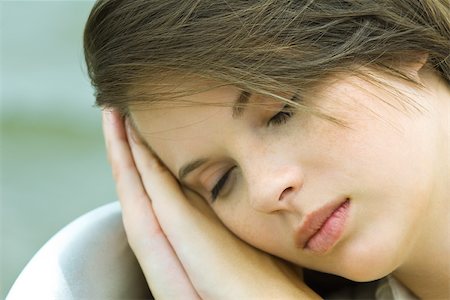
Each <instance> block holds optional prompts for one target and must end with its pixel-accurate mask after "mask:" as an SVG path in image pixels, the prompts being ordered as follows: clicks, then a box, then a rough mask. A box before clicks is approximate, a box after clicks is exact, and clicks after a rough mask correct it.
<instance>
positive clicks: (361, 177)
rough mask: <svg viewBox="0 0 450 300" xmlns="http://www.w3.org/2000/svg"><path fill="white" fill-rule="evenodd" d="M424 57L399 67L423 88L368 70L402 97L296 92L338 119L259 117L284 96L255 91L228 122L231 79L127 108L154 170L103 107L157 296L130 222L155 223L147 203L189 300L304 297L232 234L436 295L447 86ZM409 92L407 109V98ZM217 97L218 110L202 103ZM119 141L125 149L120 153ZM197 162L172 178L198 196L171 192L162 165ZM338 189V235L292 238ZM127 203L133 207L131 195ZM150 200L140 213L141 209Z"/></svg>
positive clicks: (291, 256)
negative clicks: (333, 238) (306, 244)
mask: <svg viewBox="0 0 450 300" xmlns="http://www.w3.org/2000/svg"><path fill="white" fill-rule="evenodd" d="M425 60H426V59H422V60H420V61H425ZM420 61H419V62H420ZM422 66H423V63H418V64H412V65H408V66H405V71H406V72H408V73H410V74H411V76H413V77H415V78H416V79H417V80H418V81H419V82H420V83H421V84H423V86H424V87H423V88H419V87H418V86H414V85H412V84H407V83H405V82H402V81H399V80H397V79H394V78H387V77H380V80H386V81H387V83H389V84H390V85H391V86H392V87H394V90H397V91H402V92H403V94H402V96H403V97H401V98H396V96H398V95H395V93H394V94H393V93H390V92H389V91H388V90H386V89H384V88H381V87H379V86H374V85H371V84H368V83H367V82H365V81H364V80H362V79H361V78H358V77H353V76H348V77H343V78H337V79H334V80H330V81H329V82H327V84H326V85H325V86H326V88H324V89H322V90H321V92H320V93H319V94H316V95H309V96H308V95H306V99H305V101H312V103H313V104H314V105H318V106H320V108H321V109H323V110H324V111H325V112H328V113H330V114H331V115H333V116H336V117H338V118H339V119H342V120H344V121H345V126H340V125H336V124H333V123H331V122H329V121H327V120H324V119H321V118H318V117H315V116H311V115H307V114H305V113H301V114H300V113H298V114H296V115H294V117H293V118H292V119H291V120H290V121H288V123H285V124H284V123H283V124H280V126H278V125H277V126H276V127H273V126H267V123H268V121H269V120H272V118H273V116H274V115H275V114H276V113H277V111H280V110H282V108H283V104H280V102H277V101H275V100H274V99H270V98H264V97H263V98H260V97H255V98H253V99H252V100H251V101H250V102H251V103H255V104H257V106H253V107H251V109H250V107H247V111H246V112H245V114H244V115H243V116H242V118H240V119H239V120H236V119H235V118H233V117H232V113H231V109H230V105H232V103H233V101H234V100H235V99H236V97H238V95H239V90H238V89H237V88H235V87H222V88H217V89H212V90H210V91H206V92H203V93H198V94H195V95H192V96H191V97H186V99H185V100H186V101H189V102H190V103H192V102H197V103H199V105H191V106H189V107H174V106H170V107H167V106H166V107H164V106H161V107H158V105H156V106H154V107H153V108H152V109H151V110H145V109H132V110H131V115H132V118H133V121H134V123H135V125H136V126H137V128H138V129H139V133H140V135H141V136H142V137H143V139H145V143H146V144H148V145H151V147H152V151H154V152H155V153H156V154H157V155H158V159H161V160H162V161H164V162H165V166H164V165H163V164H162V163H160V162H159V161H158V159H156V158H155V157H154V156H152V155H151V154H150V153H149V149H147V147H145V146H144V143H143V142H142V141H141V140H140V138H134V139H133V138H131V139H128V140H127V139H126V134H125V131H124V129H123V126H122V125H121V124H122V123H121V121H120V119H119V118H118V117H117V114H116V113H114V112H113V113H112V114H111V115H110V116H114V117H111V118H109V119H112V120H113V121H112V122H110V123H107V122H106V121H105V136H106V140H107V145H108V151H109V153H110V157H111V164H112V166H113V173H114V174H115V179H116V182H117V185H118V192H119V198H120V199H121V203H122V205H123V207H124V223H125V227H126V230H127V234H128V236H129V239H130V244H131V246H132V248H133V250H134V251H135V253H136V255H137V256H138V259H139V260H140V262H141V264H142V265H143V269H144V272H145V273H146V274H147V279H148V281H149V285H150V287H151V288H152V290H154V291H156V295H158V293H161V295H162V297H164V296H165V294H164V293H165V292H166V291H164V289H165V288H166V286H167V284H159V283H158V282H160V280H163V279H162V278H159V277H158V276H160V274H159V273H158V272H154V273H153V274H151V272H150V271H147V269H148V270H150V269H151V268H154V266H153V267H151V268H150V267H148V266H149V265H152V264H155V263H156V264H160V263H161V262H162V261H164V260H161V261H159V260H157V259H153V258H152V257H151V255H147V253H151V252H152V251H156V250H155V247H153V250H152V251H150V250H148V249H146V247H148V244H149V243H150V244H151V243H153V242H152V241H150V240H151V239H152V238H151V235H150V236H149V234H147V229H143V228H147V227H145V226H137V225H136V224H138V225H139V224H140V223H143V224H146V222H148V220H147V221H145V220H146V218H147V219H151V218H154V217H149V216H146V214H149V213H151V212H152V210H151V208H152V209H153V212H154V215H155V216H156V219H157V220H158V223H159V226H160V227H158V226H156V225H155V224H154V223H155V222H153V223H152V224H153V225H152V226H153V227H151V226H148V228H159V229H158V230H157V231H156V232H159V233H158V235H163V236H166V237H167V241H168V242H167V244H169V245H170V247H171V248H172V249H173V252H171V253H169V251H166V252H164V253H166V254H167V255H168V256H167V257H168V258H169V257H170V260H171V261H174V262H178V263H177V264H178V265H179V266H180V268H179V271H177V272H176V273H177V274H178V275H177V276H181V277H183V278H185V282H187V283H186V284H185V285H183V288H186V289H190V290H193V291H195V292H196V293H197V294H198V295H199V296H200V297H201V298H252V297H258V298H259V297H267V298H273V297H278V298H286V299H289V298H290V297H294V298H295V297H300V298H301V297H303V296H305V295H301V296H300V295H298V294H297V293H299V292H304V291H306V293H307V295H308V296H311V297H313V296H314V294H313V293H310V291H309V290H308V289H307V287H305V286H304V284H303V283H302V282H301V281H300V279H299V278H297V277H296V274H295V272H290V270H289V268H288V269H286V268H285V266H286V265H284V264H279V261H278V260H276V259H275V260H274V258H273V257H272V256H270V255H267V254H265V253H262V252H259V251H258V250H255V249H254V248H252V247H251V246H248V245H247V244H246V243H243V242H241V240H239V239H238V238H237V237H239V238H240V239H242V240H244V241H245V242H247V243H248V244H250V245H252V246H254V247H256V248H258V249H261V250H263V251H264V252H267V253H271V254H273V255H275V256H278V257H282V258H284V259H285V260H287V261H290V262H291V263H294V264H295V265H298V266H306V267H309V268H311V269H316V270H321V271H325V272H329V273H334V274H338V275H341V276H345V277H348V278H351V279H354V280H362V281H364V280H374V279H377V278H380V277H381V276H385V275H388V274H390V273H393V274H394V276H395V277H396V278H397V279H399V280H400V281H401V282H402V283H404V284H405V285H406V286H407V287H408V288H410V289H411V290H412V291H413V292H414V293H415V294H416V295H418V296H419V297H420V298H423V299H427V298H429V299H438V298H445V297H447V296H448V295H449V291H448V279H449V272H448V270H449V265H448V253H449V249H450V246H449V245H450V243H449V235H448V228H449V218H448V214H449V206H448V195H449V190H448V179H449V177H448V171H449V162H448V153H449V152H448V141H449V136H450V129H449V126H448V116H449V103H450V101H449V99H450V90H449V88H448V85H447V84H446V83H445V82H444V81H443V80H442V79H440V78H439V77H438V76H437V74H435V73H434V72H432V71H431V70H427V69H425V68H424V69H422ZM368 71H370V70H368ZM194 82H195V81H194V80H193V82H192V83H194ZM186 84H190V83H189V82H188V83H186ZM188 87H189V86H188ZM408 99H410V100H413V101H414V102H415V103H416V104H418V105H419V106H418V107H417V106H416V107H414V106H409V105H405V103H406V100H408ZM385 101H386V102H385ZM218 103H221V104H223V103H228V106H227V105H225V106H223V105H222V106H220V105H219V106H217V105H216V106H214V104H218ZM260 103H265V104H267V103H269V105H270V106H271V107H272V108H271V109H265V108H262V107H258V104H260ZM211 104H213V106H211ZM111 124H114V126H112V125H111ZM129 132H132V131H129ZM129 136H132V135H129ZM128 145H129V146H128ZM127 147H130V149H131V150H123V149H129V148H127ZM120 149H122V150H120ZM202 157H208V158H209V159H210V162H209V163H208V164H206V165H205V166H203V167H201V168H199V169H198V170H197V171H196V172H195V171H194V172H193V173H192V174H191V175H189V176H187V177H186V179H185V182H184V185H185V186H189V187H190V189H192V190H195V191H196V192H197V193H198V194H200V195H201V197H198V196H197V195H196V194H193V193H188V192H187V191H186V190H181V189H180V186H179V184H178V182H177V180H176V179H175V178H174V177H173V176H172V175H171V174H177V173H178V169H179V168H180V166H181V165H183V164H185V163H186V162H188V161H190V160H192V159H196V158H202ZM233 165H237V166H238V168H237V171H236V173H235V174H233V177H232V178H233V181H231V183H229V185H227V186H226V188H225V192H224V193H223V195H221V197H220V198H219V199H217V200H216V202H214V203H213V204H211V205H210V206H208V205H207V204H206V203H208V201H205V199H208V198H209V195H208V191H211V188H212V187H213V186H214V184H215V183H216V182H217V181H218V180H219V178H221V176H223V174H224V172H226V171H227V170H228V169H229V168H230V167H233ZM166 166H167V168H166ZM129 173H130V174H134V175H133V176H131V175H130V174H129ZM129 177H133V178H135V180H129V179H127V178H129ZM141 182H142V183H141ZM142 191H144V192H145V193H143V192H142ZM136 193H137V194H136ZM146 195H148V196H146ZM186 195H187V196H186ZM342 197H344V198H345V197H348V198H349V199H351V200H350V209H349V213H348V214H349V217H348V220H347V221H346V224H345V229H344V232H343V234H342V237H341V238H340V239H339V241H338V242H337V243H336V244H335V245H334V246H333V247H332V248H331V249H329V250H328V251H327V252H326V253H311V251H308V249H301V248H298V247H296V246H295V243H294V238H293V237H294V235H295V230H296V228H298V225H299V224H300V222H301V220H302V219H303V218H305V216H308V215H309V214H311V212H314V211H316V210H317V209H318V208H320V207H323V206H324V205H327V204H329V203H330V201H335V200H336V199H339V198H342ZM136 199H140V200H139V201H142V203H135V204H134V202H135V201H137V200H136ZM150 199H151V203H152V204H151V208H149V204H144V202H149V201H150ZM127 206H128V208H127ZM210 207H211V208H212V210H213V211H214V213H211V209H210ZM144 210H147V212H144ZM148 211H150V212H148ZM214 214H215V215H217V216H218V218H219V219H220V221H221V222H222V223H223V224H224V225H225V226H226V228H228V229H229V230H231V231H232V232H233V233H234V235H233V234H232V233H230V232H229V231H228V229H226V228H225V227H224V226H223V225H222V223H220V221H219V220H218V219H217V218H216V217H215V216H214ZM139 215H141V217H138V216H139ZM140 218H142V220H143V221H142V222H139V220H140ZM132 223H133V224H132ZM181 229H182V230H181ZM160 230H162V232H160ZM150 232H153V230H151V231H150ZM236 236H237V237H236ZM163 250H164V249H163ZM374 253H376V255H374ZM157 255H164V254H161V253H159V254H157ZM157 255H155V256H154V257H157ZM174 256H175V257H174ZM146 266H147V267H146ZM369 266H370V267H369ZM161 269H163V268H161ZM182 270H185V273H182ZM166 275H169V274H166ZM173 275H174V274H172V275H171V276H173ZM167 281H168V282H171V280H170V276H169V277H168V278H167ZM180 282H183V281H180ZM189 283H191V284H192V286H190V288H189ZM218 283H220V284H218ZM218 285H219V286H220V287H219V288H217V286H218ZM282 293H286V295H284V294H282ZM181 294H183V293H182V292H180V295H181ZM192 294H193V295H195V293H192ZM168 297H169V296H168Z"/></svg>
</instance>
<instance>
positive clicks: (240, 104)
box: [178, 91, 251, 181]
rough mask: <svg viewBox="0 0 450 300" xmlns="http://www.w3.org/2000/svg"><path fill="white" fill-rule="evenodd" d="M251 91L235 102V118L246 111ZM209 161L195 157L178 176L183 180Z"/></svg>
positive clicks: (242, 94)
mask: <svg viewBox="0 0 450 300" xmlns="http://www.w3.org/2000/svg"><path fill="white" fill-rule="evenodd" d="M250 96H251V93H250V92H248V91H242V92H241V93H240V95H239V97H238V98H237V99H236V101H235V102H234V103H233V107H232V116H233V119H238V118H240V117H241V116H242V115H243V114H244V111H245V107H246V104H247V103H248V101H249V99H250ZM207 161H208V159H206V158H199V159H195V160H193V161H191V162H188V163H186V164H184V165H183V166H182V167H181V168H180V170H179V171H178V178H179V180H180V181H182V180H183V179H184V178H185V177H186V176H187V175H188V174H189V173H191V172H192V171H194V170H195V169H198V168H199V167H200V166H201V165H203V164H205V163H206V162H207Z"/></svg>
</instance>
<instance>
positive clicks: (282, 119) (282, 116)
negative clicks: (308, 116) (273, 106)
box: [267, 95, 299, 126]
mask: <svg viewBox="0 0 450 300" xmlns="http://www.w3.org/2000/svg"><path fill="white" fill-rule="evenodd" d="M291 101H294V102H298V101H299V99H298V96H297V95H294V96H293V97H292V98H291ZM294 113H295V107H293V106H292V105H291V104H289V103H286V104H285V105H284V106H283V108H282V109H281V110H280V111H279V112H278V113H276V114H275V115H274V116H273V117H271V118H270V119H269V121H268V122H267V126H277V125H283V124H285V123H287V121H289V119H290V118H291V117H292V116H293V115H294Z"/></svg>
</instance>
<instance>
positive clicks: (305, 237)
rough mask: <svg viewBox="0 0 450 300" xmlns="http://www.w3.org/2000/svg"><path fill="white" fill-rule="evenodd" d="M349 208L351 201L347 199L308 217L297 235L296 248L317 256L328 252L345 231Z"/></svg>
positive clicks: (327, 206) (326, 206) (314, 212)
mask: <svg viewBox="0 0 450 300" xmlns="http://www.w3.org/2000/svg"><path fill="white" fill-rule="evenodd" d="M349 208H350V199H348V198H346V199H344V200H342V201H339V202H333V203H330V204H327V205H325V206H323V207H321V208H320V209H318V210H316V211H313V212H312V213H310V214H308V215H306V217H305V219H304V221H303V222H302V224H301V226H300V228H299V229H298V230H297V231H296V233H295V243H296V246H297V247H298V248H301V249H305V250H309V251H311V252H313V253H316V254H324V253H326V252H328V251H329V250H330V249H331V248H332V247H333V246H334V245H335V244H336V243H337V241H338V240H339V238H340V237H341V235H342V232H343V231H344V228H345V223H346V219H347V216H348V211H349Z"/></svg>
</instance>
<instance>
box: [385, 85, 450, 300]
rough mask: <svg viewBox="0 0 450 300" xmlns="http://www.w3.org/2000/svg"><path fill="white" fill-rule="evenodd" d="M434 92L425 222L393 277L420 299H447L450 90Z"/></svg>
mask: <svg viewBox="0 0 450 300" xmlns="http://www.w3.org/2000/svg"><path fill="white" fill-rule="evenodd" d="M434 92H435V96H437V97H436V99H438V106H439V107H437V109H436V112H438V113H437V115H439V116H438V119H439V121H440V122H439V125H438V127H439V129H438V130H439V136H438V140H439V142H438V146H437V149H438V151H437V155H436V158H437V160H436V164H435V170H436V172H435V177H434V178H435V184H434V189H433V194H432V195H431V201H430V207H429V209H428V210H427V212H424V213H427V216H426V218H424V219H426V220H427V221H426V223H425V224H418V226H417V228H418V230H420V232H419V233H418V238H417V240H416V241H415V242H414V246H413V249H412V251H411V252H410V253H411V254H410V255H409V257H408V258H407V259H406V260H405V262H404V263H403V264H402V265H401V266H400V267H399V268H398V269H397V270H396V271H395V272H394V274H393V275H394V277H396V278H397V279H398V280H399V281H400V282H402V283H403V284H404V285H405V286H406V287H408V288H409V289H410V290H411V291H412V292H413V293H414V294H416V295H417V296H418V297H419V298H420V299H450V285H449V282H450V259H449V255H450V234H449V233H450V205H449V196H450V188H449V183H450V163H449V156H448V153H450V152H449V141H450V138H449V137H450V126H449V120H450V116H449V112H450V88H449V86H448V85H447V84H445V83H444V82H438V83H435V86H434ZM419 228H420V229H419Z"/></svg>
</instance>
